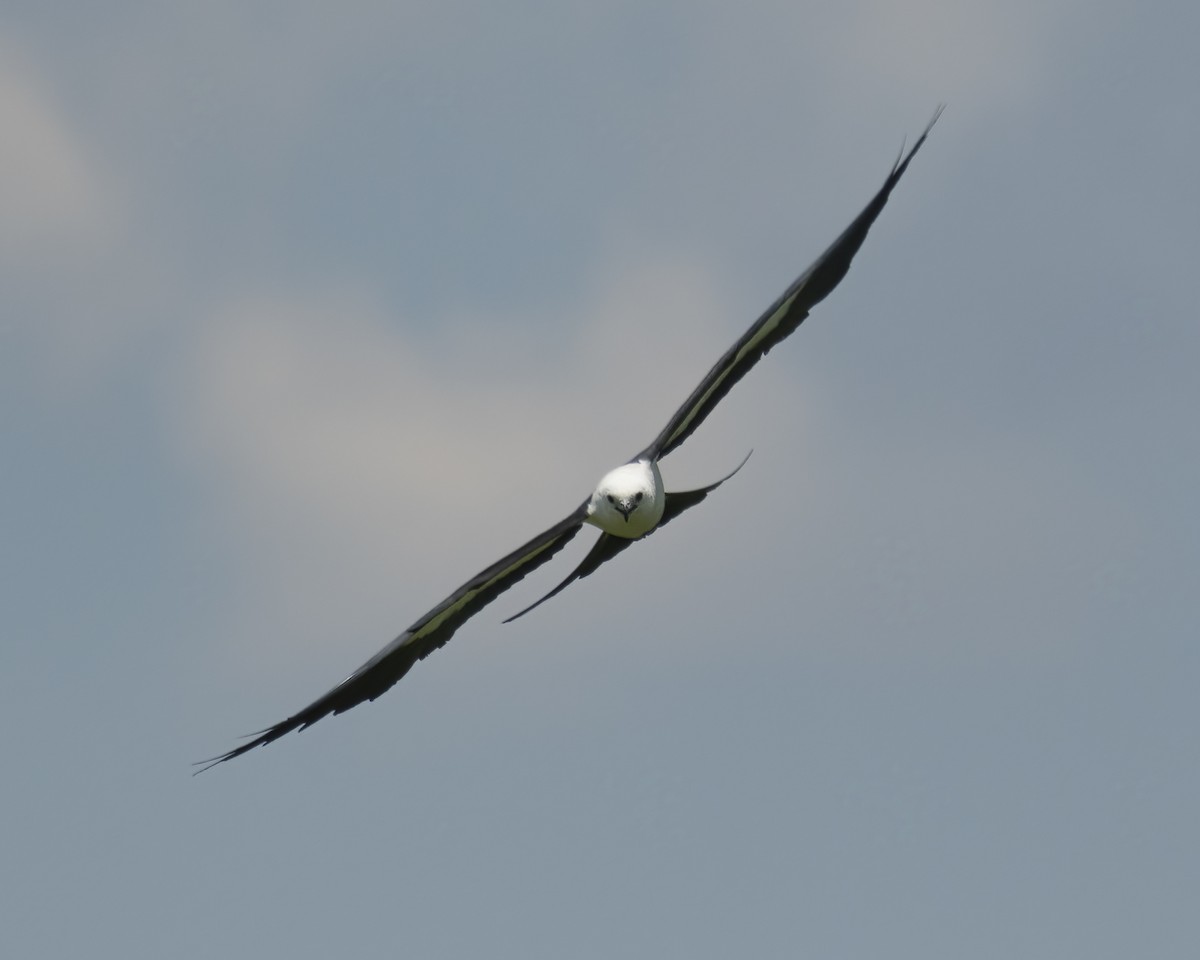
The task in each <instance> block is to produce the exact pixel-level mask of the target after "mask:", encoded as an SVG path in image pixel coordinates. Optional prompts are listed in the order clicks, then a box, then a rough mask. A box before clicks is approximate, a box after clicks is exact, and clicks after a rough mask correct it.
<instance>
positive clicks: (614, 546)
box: [504, 451, 753, 623]
mask: <svg viewBox="0 0 1200 960" xmlns="http://www.w3.org/2000/svg"><path fill="white" fill-rule="evenodd" d="M751 452H753V451H751ZM749 459H750V454H749V453H748V454H746V456H745V458H744V459H743V460H742V462H741V463H739V464H738V465H737V466H736V467H734V468H733V469H732V470H730V471H729V473H727V474H726V475H725V476H723V477H722V478H721V479H720V480H718V481H717V482H716V483H710V484H709V485H708V486H707V487H701V488H700V489H699V490H684V491H682V492H680V493H668V494H667V495H666V496H667V502H666V505H665V506H664V507H663V515H662V519H661V520H659V521H658V524H657V525H656V526H654V527H653V528H652V529H651V530H650V531H649V532H648V533H645V534H643V535H642V536H640V537H638V538H637V540H645V539H646V537H648V536H650V534H651V533H653V532H654V531H655V530H658V529H659V528H661V527H663V526H665V525H666V524H667V523H669V522H670V521H671V520H672V519H674V518H675V517H677V516H679V515H680V514H681V513H683V511H684V510H686V509H688V507H694V506H695V505H696V504H698V503H699V502H700V501H701V500H703V499H704V498H705V497H707V496H708V495H709V494H710V493H712V492H713V491H714V490H716V489H717V487H719V486H720V485H721V484H723V483H724V482H725V481H726V480H728V479H729V478H730V477H732V476H733V475H734V474H735V473H737V472H738V471H739V470H741V469H742V467H744V466H745V465H746V461H747V460H749ZM637 540H630V539H629V538H627V537H614V536H613V535H612V534H611V533H602V534H600V539H599V540H597V541H596V542H595V544H594V545H593V546H592V549H591V550H589V551H588V554H587V556H586V557H584V558H583V562H582V563H580V564H579V566H577V567H576V568H575V569H574V570H572V571H571V573H570V575H569V576H568V577H567V578H566V579H565V580H563V582H562V583H560V584H559V585H558V586H557V587H555V588H554V589H553V590H551V591H550V592H549V593H548V594H546V595H545V596H544V597H542V598H541V599H540V600H536V601H534V602H533V603H531V604H530V605H529V606H527V607H526V608H525V609H524V610H522V611H520V612H519V613H514V614H513V615H512V616H511V617H509V618H508V619H506V620H505V621H504V622H505V623H512V622H513V621H514V620H516V619H517V618H518V617H523V616H525V614H527V613H528V612H529V611H530V610H532V609H533V608H534V607H540V606H541V605H542V604H543V603H545V602H546V601H547V600H549V599H550V598H551V597H554V596H557V595H558V594H559V593H561V592H562V591H563V590H565V589H566V588H567V587H569V586H570V585H571V584H572V583H574V582H575V581H576V580H580V579H582V578H583V577H586V576H587V575H588V574H589V573H593V572H594V571H595V570H596V569H597V568H598V567H599V566H600V565H601V564H602V563H605V562H607V561H609V560H611V559H612V558H613V557H615V556H616V555H617V554H618V553H620V552H621V551H622V550H624V549H625V548H626V547H627V546H629V545H630V544H631V543H636V542H637Z"/></svg>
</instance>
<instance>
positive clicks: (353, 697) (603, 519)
mask: <svg viewBox="0 0 1200 960" xmlns="http://www.w3.org/2000/svg"><path fill="white" fill-rule="evenodd" d="M940 113H941V108H939V109H938V111H937V113H935V114H934V117H933V119H932V120H931V121H930V122H929V126H928V127H926V128H925V131H924V132H923V133H922V134H921V136H920V137H919V138H918V139H917V141H916V143H914V144H913V147H912V149H911V150H909V151H908V153H907V154H904V155H902V156H901V157H899V158H897V160H896V163H895V165H894V166H893V167H892V171H891V173H890V174H889V175H888V178H887V179H886V180H885V181H884V183H883V186H882V187H881V188H880V190H879V192H878V193H876V194H875V196H874V197H872V198H871V202H870V203H868V204H867V205H866V207H865V208H864V209H863V211H862V212H861V213H860V214H859V215H858V216H857V217H856V218H855V219H854V222H853V223H851V224H850V226H848V227H847V228H846V229H845V230H844V231H843V232H842V235H841V236H840V237H838V238H837V239H836V240H835V241H834V242H833V244H832V245H831V246H830V247H829V249H827V250H826V251H825V252H824V253H823V254H821V256H820V257H818V258H817V261H816V262H815V263H814V264H813V265H812V266H810V267H809V268H808V269H807V270H805V271H804V273H802V274H800V276H799V277H798V278H797V279H796V281H795V282H794V283H793V284H792V285H791V286H790V287H788V288H787V290H785V291H784V292H783V295H782V296H781V297H780V298H779V299H778V300H776V301H775V302H774V303H773V304H772V305H771V306H770V307H769V308H767V311H766V313H764V314H763V315H762V316H761V317H759V318H758V320H756V321H755V322H754V323H753V324H752V325H751V327H750V329H749V330H747V331H746V332H745V333H744V334H742V336H741V339H739V340H738V341H737V343H735V344H734V345H733V346H732V347H730V348H729V350H728V351H727V352H726V353H725V355H724V356H723V357H721V359H720V360H718V361H717V362H716V364H715V366H713V368H712V369H711V370H709V371H708V374H707V375H706V376H705V377H704V379H703V380H702V381H700V385H699V386H698V387H696V389H695V390H693V391H692V395H691V396H690V397H688V398H687V400H686V401H685V402H684V404H683V406H681V407H680V408H679V409H678V410H676V411H675V415H674V416H673V417H671V419H670V421H669V422H668V423H667V425H666V427H664V428H663V431H662V432H661V433H660V434H659V435H658V436H657V437H655V438H654V440H653V441H652V442H651V443H650V445H649V446H648V447H646V449H644V450H643V451H642V452H641V453H639V454H638V455H637V456H636V457H634V458H633V459H632V460H630V461H629V462H628V463H625V464H622V465H621V466H619V467H617V468H616V469H615V470H610V471H609V472H608V473H606V474H605V475H604V476H603V477H601V478H600V482H599V483H598V484H597V485H596V489H595V491H593V493H592V495H591V496H590V497H588V498H587V499H586V500H585V501H584V502H583V503H581V504H580V505H579V506H578V507H576V508H575V510H574V511H572V512H571V514H570V515H569V516H567V517H565V518H563V519H562V520H560V521H559V522H558V523H556V524H555V525H554V526H552V527H551V528H550V529H549V530H545V531H543V532H542V533H539V534H538V535H537V536H536V537H534V538H533V539H532V540H530V541H529V542H528V543H526V544H524V545H523V546H521V547H518V548H517V549H516V550H514V551H513V552H512V553H510V554H509V555H508V556H506V557H504V558H503V559H501V560H498V561H496V562H495V563H493V564H492V565H491V566H490V567H488V568H487V569H486V570H484V571H483V572H482V573H479V574H477V575H476V576H474V577H472V578H471V579H470V580H468V581H467V582H466V583H464V584H463V585H462V586H461V587H459V588H458V589H457V590H455V591H454V592H453V593H452V594H450V596H448V597H447V598H446V599H445V600H443V601H442V602H441V603H439V604H438V605H437V606H436V607H434V608H433V609H432V610H430V611H429V612H428V613H426V614H425V615H424V616H423V617H421V618H419V619H418V620H417V621H416V622H415V623H413V625H412V626H410V627H409V628H408V629H407V630H405V631H404V632H403V633H402V634H400V636H398V637H397V638H396V639H395V640H393V641H392V642H391V643H389V644H388V645H387V646H386V647H384V648H383V649H382V650H380V651H379V652H378V653H377V654H375V656H373V657H372V658H371V659H370V660H368V661H367V662H366V663H364V664H363V665H362V666H361V667H359V668H358V669H357V670H355V671H354V672H353V673H352V674H350V676H348V677H347V678H346V679H345V680H343V681H342V682H341V683H339V684H338V685H337V686H336V687H334V688H333V689H332V690H330V691H329V692H328V693H327V694H325V695H324V696H323V697H321V698H320V699H318V700H315V701H314V702H313V703H311V704H309V705H308V706H307V707H305V708H304V709H303V710H301V711H300V712H299V713H296V714H293V715H292V716H290V717H288V718H287V719H286V720H281V721H280V722H279V723H277V724H275V725H274V726H272V727H268V728H267V729H266V730H263V731H261V732H260V733H258V734H256V735H252V736H253V737H254V739H252V740H250V741H249V742H247V743H244V744H242V745H241V746H240V747H237V748H235V749H233V750H230V751H229V752H228V753H223V754H221V755H220V756H216V757H212V758H211V759H209V760H204V761H201V762H200V764H198V766H200V768H201V770H207V769H209V767H212V766H215V765H216V764H218V763H223V762H225V761H226V760H232V759H233V758H234V757H240V756H241V755H242V754H243V753H246V752H247V751H248V750H253V749H254V748H255V747H260V746H262V745H263V744H267V743H270V742H271V741H272V740H277V739H278V738H279V737H282V736H283V735H284V734H285V733H290V732H291V731H292V730H296V729H303V728H305V727H308V726H311V725H312V724H314V723H316V722H317V721H318V720H320V719H321V718H322V717H325V716H328V715H329V714H331V713H335V714H336V713H343V712H344V711H346V710H349V709H350V708H351V707H355V706H358V704H360V703H362V702H363V701H364V700H374V699H375V698H376V697H378V696H380V695H381V694H383V693H384V692H385V691H386V690H388V689H389V688H390V687H391V686H392V685H393V684H395V683H396V682H397V681H398V680H399V679H400V678H401V677H403V676H404V675H405V674H406V673H408V671H409V670H410V669H411V668H412V665H413V664H414V663H416V662H417V661H418V660H423V659H424V658H425V657H427V656H429V654H431V653H433V651H434V650H437V649H438V648H439V647H441V646H443V645H444V644H445V643H446V641H448V640H449V639H450V638H451V637H452V636H454V631H455V630H457V629H458V628H459V627H461V626H462V625H463V624H464V623H466V622H467V620H469V619H470V618H471V617H473V616H474V615H475V614H477V613H478V612H479V611H480V610H482V609H483V608H484V607H485V606H487V605H488V604H489V603H491V602H492V601H493V600H495V599H496V598H497V597H498V596H500V594H502V593H503V592H504V591H505V590H507V589H508V588H509V587H511V586H512V585H513V584H515V583H516V582H517V581H518V580H520V579H522V578H523V577H524V576H525V575H526V574H529V573H532V572H533V571H534V570H536V569H537V568H538V567H540V566H541V565H542V564H544V563H546V562H547V561H548V560H549V559H550V558H551V557H553V556H554V555H555V554H556V553H558V552H559V551H560V550H561V549H562V548H563V547H564V546H566V544H567V542H568V541H569V540H571V538H572V537H574V536H575V534H577V533H578V532H579V530H580V528H581V527H582V526H583V525H584V524H585V523H590V524H592V525H593V526H596V527H599V528H600V530H601V533H600V538H599V539H598V540H597V541H596V543H595V545H594V546H593V547H592V549H591V551H590V552H589V553H588V554H587V556H586V557H584V559H583V562H582V563H580V564H579V566H578V567H576V568H575V569H574V570H573V571H571V574H570V576H568V577H567V578H566V579H565V580H563V581H562V583H560V584H559V585H558V586H556V587H555V588H554V589H553V590H551V591H550V592H549V593H548V594H546V595H545V596H544V597H542V598H541V599H540V600H538V601H537V602H536V603H534V604H532V605H530V606H528V607H526V608H525V609H524V610H522V611H520V613H517V614H515V615H513V616H511V617H509V618H508V620H506V621H505V622H506V623H507V622H508V621H510V620H515V619H516V618H517V617H519V616H522V615H523V614H526V613H528V612H529V611H530V610H532V609H533V608H534V607H536V606H538V604H540V603H543V602H545V601H546V600H549V599H550V598H551V597H553V596H554V595H555V594H557V593H558V592H559V591H560V590H562V589H563V588H564V587H566V586H567V585H568V584H570V583H572V582H574V581H575V580H578V579H579V578H581V577H586V576H587V575H588V574H589V573H592V572H593V571H595V570H596V569H597V568H598V567H599V566H600V565H601V564H602V563H604V562H605V561H607V560H611V559H612V558H613V557H615V556H616V555H617V554H618V553H620V552H621V551H622V550H624V549H625V548H626V547H628V546H629V545H630V544H631V543H633V542H634V541H636V540H640V539H642V538H643V537H648V536H649V535H650V534H652V533H653V532H654V531H655V530H657V529H659V528H660V527H662V526H665V525H666V524H667V523H669V522H670V521H671V520H674V519H675V518H676V517H677V516H679V515H680V514H681V513H683V511H684V510H687V509H688V508H689V507H694V506H695V505H696V504H698V503H699V502H700V501H701V500H703V499H704V498H705V497H706V496H708V495H709V494H710V493H712V491H714V490H715V489H716V488H717V487H719V486H720V485H721V484H722V483H724V482H725V481H726V480H728V479H729V477H731V476H733V474H734V473H737V471H738V470H740V469H741V467H742V464H744V463H745V462H746V461H745V460H743V461H742V464H739V465H738V466H737V468H736V469H734V471H733V472H732V473H730V474H729V475H728V476H725V477H723V478H722V479H720V480H718V481H717V482H716V483H712V484H709V485H708V486H707V487H701V488H700V489H699V490H688V491H684V492H680V493H675V492H667V490H666V489H664V487H663V479H662V474H660V473H659V470H658V461H659V460H661V459H662V458H663V457H665V456H666V455H667V454H668V453H670V452H671V451H672V450H674V449H675V448H676V447H678V446H679V445H680V444H681V443H683V441H684V440H686V439H687V438H688V437H690V436H691V435H692V431H694V430H695V429H696V428H697V427H698V426H700V424H701V423H703V422H704V418H705V417H707V416H708V415H709V413H711V412H712V409H713V407H715V406H716V405H717V404H718V403H719V402H720V400H721V398H722V397H724V396H725V394H727V393H728V392H729V390H730V388H731V387H733V385H734V384H735V383H737V382H738V381H739V380H741V379H742V377H744V376H745V375H746V374H747V373H749V372H750V368H751V367H753V366H754V365H755V364H756V363H758V361H759V359H760V358H761V357H763V356H764V355H765V354H766V353H767V351H769V350H770V349H771V348H772V347H773V346H775V344H777V343H779V342H780V341H781V340H783V339H784V338H785V337H787V336H788V335H789V334H790V333H791V332H792V331H793V330H795V329H796V328H797V327H798V326H800V323H801V322H802V321H803V320H804V318H805V317H807V316H808V312H809V310H811V309H812V308H813V307H814V306H815V305H816V304H818V303H820V302H821V301H822V300H824V299H825V297H826V296H828V295H829V293H830V292H831V291H832V290H833V288H834V287H836V286H837V285H838V283H840V282H841V280H842V277H844V276H845V275H846V271H847V270H848V269H849V268H850V261H851V259H853V257H854V255H855V254H856V253H857V252H858V249H859V247H861V246H862V243H863V241H864V240H865V239H866V236H867V231H868V230H869V229H870V228H871V224H873V223H874V222H875V218H876V217H878V216H879V213H880V211H881V210H883V208H884V205H885V204H886V203H887V201H888V197H889V195H890V194H891V192H892V189H893V188H894V187H895V186H896V184H897V182H899V180H900V177H901V176H903V175H904V171H905V170H906V169H907V168H908V164H909V161H911V160H912V158H913V157H914V156H915V155H916V152H917V151H918V150H920V149H921V145H922V144H923V143H924V142H925V138H926V137H927V136H928V135H929V131H930V129H931V128H932V127H933V124H934V123H935V122H937V118H938V115H940ZM197 772H200V771H197Z"/></svg>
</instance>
